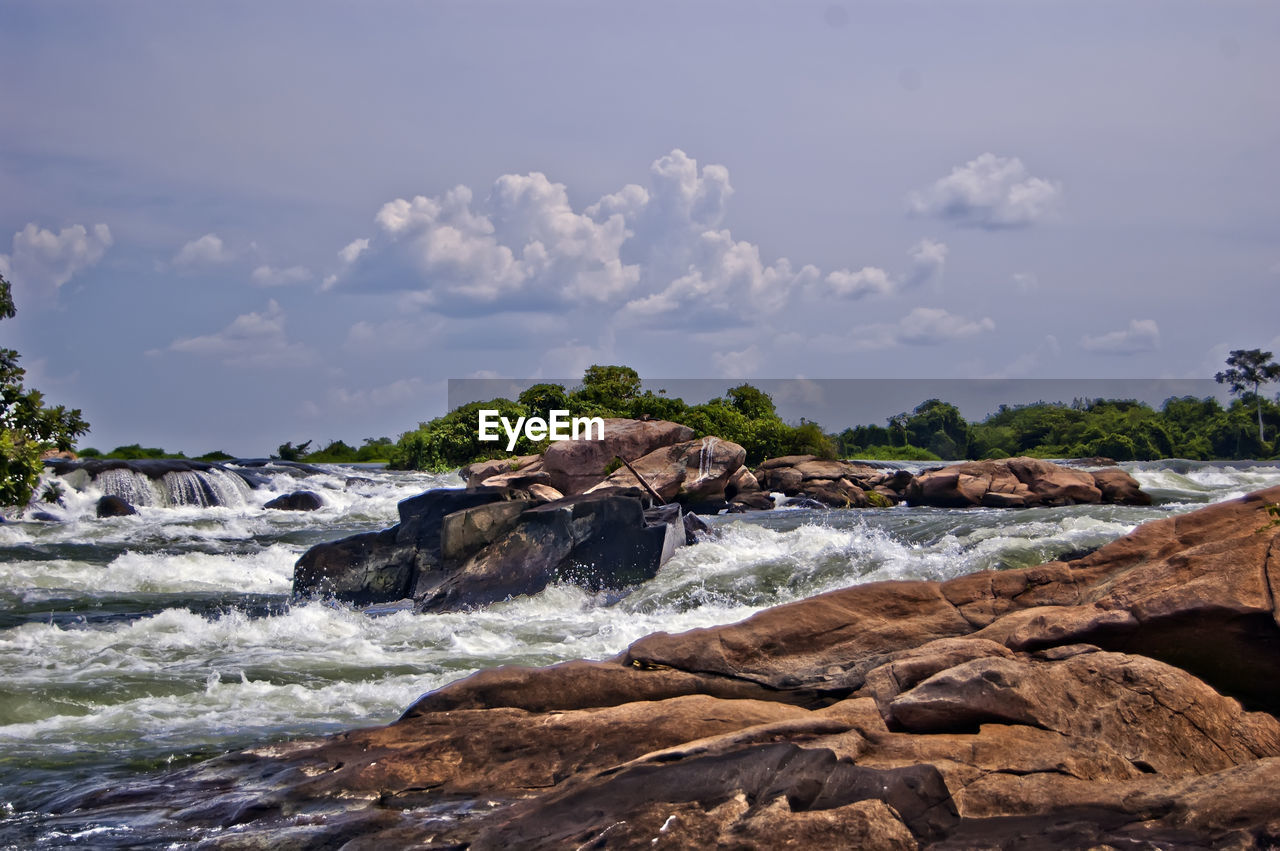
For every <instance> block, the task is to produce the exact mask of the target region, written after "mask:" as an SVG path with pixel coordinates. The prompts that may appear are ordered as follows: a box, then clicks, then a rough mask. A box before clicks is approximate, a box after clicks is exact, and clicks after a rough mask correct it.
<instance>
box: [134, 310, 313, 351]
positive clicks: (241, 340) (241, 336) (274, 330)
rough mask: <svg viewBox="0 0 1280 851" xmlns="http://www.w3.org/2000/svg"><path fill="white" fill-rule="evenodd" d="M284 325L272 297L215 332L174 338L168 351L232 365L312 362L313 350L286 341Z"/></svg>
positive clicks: (280, 312) (281, 315) (282, 313)
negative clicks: (259, 309)
mask: <svg viewBox="0 0 1280 851" xmlns="http://www.w3.org/2000/svg"><path fill="white" fill-rule="evenodd" d="M284 324H285V316H284V311H283V310H282V309H281V308H280V305H279V304H278V303H277V302H276V301H275V299H272V300H271V301H269V302H267V307H266V309H265V310H263V311H262V312H261V313H258V312H256V311H255V312H252V313H245V314H242V315H240V316H237V317H236V318H235V319H234V320H232V322H231V324H229V325H228V326H227V327H226V328H223V329H222V330H221V331H219V332H217V333H216V334H206V335H204V336H200V337H184V338H180V339H177V340H174V341H173V342H172V343H170V344H169V348H168V351H171V352H185V353H187V354H192V355H198V356H200V357H209V358H216V359H218V360H220V361H222V363H224V364H226V365H228V366H235V367H253V368H263V367H282V368H283V367H298V366H310V365H313V364H314V363H315V362H316V355H315V352H313V351H312V350H311V349H310V348H308V347H307V346H305V345H303V344H301V343H291V342H289V340H288V337H287V336H286V334H285V328H284ZM155 353H156V352H151V353H150V354H155Z"/></svg>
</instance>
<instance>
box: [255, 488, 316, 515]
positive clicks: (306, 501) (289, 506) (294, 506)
mask: <svg viewBox="0 0 1280 851" xmlns="http://www.w3.org/2000/svg"><path fill="white" fill-rule="evenodd" d="M262 507H263V508H274V509H276V510H278V511H319V510H320V509H321V508H324V500H323V499H321V498H320V495H319V494H317V493H314V492H312V491H294V492H293V493H288V494H285V495H284V496H278V497H276V498H275V499H273V500H271V501H270V502H268V503H267V504H266V505H264V506H262Z"/></svg>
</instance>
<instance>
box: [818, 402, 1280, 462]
mask: <svg viewBox="0 0 1280 851" xmlns="http://www.w3.org/2000/svg"><path fill="white" fill-rule="evenodd" d="M1259 402H1261V411H1262V413H1261V417H1262V421H1263V423H1264V426H1265V428H1266V432H1267V433H1270V434H1272V435H1274V434H1275V433H1276V432H1277V430H1280V406H1278V405H1276V404H1275V403H1274V402H1272V401H1269V400H1266V399H1261V400H1259V399H1257V398H1254V397H1252V396H1246V397H1243V398H1240V399H1237V400H1235V401H1233V402H1232V403H1231V405H1230V406H1229V407H1227V408H1224V407H1223V406H1222V405H1221V404H1220V403H1219V402H1218V400H1217V399H1213V398H1207V399H1198V398H1195V397H1192V396H1179V397H1175V398H1171V399H1168V400H1166V401H1165V403H1164V404H1163V405H1161V407H1160V408H1159V409H1158V410H1157V409H1155V408H1152V407H1151V406H1150V405H1147V404H1145V403H1142V402H1136V401H1133V400H1118V399H1093V400H1090V399H1076V400H1074V401H1073V402H1071V403H1070V404H1064V403H1060V402H1053V403H1050V402H1037V403H1035V404H1031V405H1014V406H1009V405H1001V406H1000V409H999V410H997V411H996V412H995V413H993V414H991V415H990V416H988V417H987V418H986V419H984V420H983V421H982V422H978V423H969V422H966V421H965V419H964V417H962V416H961V415H960V411H959V409H957V408H956V406H955V405H952V404H950V403H948V402H943V401H941V400H938V399H929V400H928V401H926V402H924V403H922V404H920V405H919V406H918V407H916V409H915V410H914V411H912V412H910V413H902V414H898V415H896V416H893V417H890V418H889V420H888V424H887V425H885V426H878V425H865V426H858V427H856V428H849V429H845V430H844V431H843V432H841V433H840V434H839V435H837V436H836V442H837V445H838V447H839V452H840V455H841V456H842V457H864V458H865V457H885V456H886V454H889V455H891V454H892V450H894V449H901V450H904V451H911V450H915V451H917V452H925V453H928V456H929V457H931V458H937V459H940V460H959V459H980V458H1007V457H1009V456H1012V455H1032V456H1036V457H1040V458H1088V457H1094V456H1102V457H1106V458H1113V459H1115V460H1117V461H1151V460H1155V459H1158V458H1190V459H1196V460H1203V461H1207V460H1213V459H1236V458H1272V457H1275V455H1276V452H1277V448H1280V447H1277V444H1276V442H1275V441H1274V440H1273V441H1263V440H1262V439H1261V438H1260V436H1259V431H1258V427H1257V423H1256V421H1255V415H1256V413H1255V412H1256V410H1257V407H1258V403H1259ZM886 449H888V450H889V452H888V453H886V452H885V450H886Z"/></svg>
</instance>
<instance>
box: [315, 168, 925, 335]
mask: <svg viewBox="0 0 1280 851" xmlns="http://www.w3.org/2000/svg"><path fill="white" fill-rule="evenodd" d="M732 195H733V186H732V184H731V183H730V180H729V171H728V169H726V168H725V167H724V166H721V165H716V164H708V165H701V166H700V165H699V163H698V162H697V160H695V159H693V158H692V157H690V156H688V155H687V154H686V153H684V152H683V151H681V150H679V149H676V150H673V151H672V152H671V153H669V154H667V155H665V156H663V157H659V158H658V159H657V160H655V161H653V163H651V164H650V167H649V173H648V179H647V181H646V185H643V186H642V185H639V184H634V183H632V184H627V185H625V186H623V187H622V188H621V189H619V190H617V191H616V192H612V193H610V194H607V195H604V196H603V197H601V198H599V200H597V201H596V202H595V203H591V204H587V205H585V206H584V207H582V208H580V209H575V208H574V207H573V205H572V204H571V203H570V201H569V197H568V192H567V190H566V188H565V186H564V185H563V184H561V183H555V182H553V181H551V180H550V179H549V178H548V177H547V176H546V175H544V174H541V173H538V172H534V173H531V174H525V175H517V174H507V175H503V176H501V177H499V178H498V179H497V180H496V181H495V182H494V183H493V185H492V186H491V187H490V190H489V192H488V193H487V194H486V195H484V196H483V197H479V196H478V195H477V194H476V193H473V192H472V190H471V189H470V188H469V187H466V186H457V187H454V188H453V189H450V190H448V191H446V192H443V193H441V194H439V195H435V196H426V195H418V196H415V197H413V198H397V199H395V200H393V201H390V202H388V203H386V204H384V205H383V206H382V207H381V208H380V209H379V211H378V213H377V215H376V217H375V225H376V232H375V234H374V235H373V236H371V237H368V238H361V239H358V240H355V241H353V242H351V243H350V244H349V245H347V246H346V247H345V248H344V249H342V250H341V251H340V252H339V256H338V259H339V261H340V266H339V267H338V268H337V269H336V270H335V271H333V272H332V273H331V274H329V275H327V276H326V277H325V278H324V281H323V287H324V288H326V289H328V288H332V287H335V286H343V287H346V288H349V289H352V290H356V289H368V290H379V289H380V290H391V291H397V292H400V293H402V299H403V300H402V304H404V305H405V306H406V308H408V309H428V310H431V311H433V312H436V313H438V314H441V315H445V316H452V317H458V316H468V315H481V314H487V313H492V312H493V311H495V310H507V311H538V310H547V309H554V310H567V309H575V308H587V309H591V308H605V309H609V308H620V309H621V316H622V318H623V320H624V321H626V322H628V323H630V324H633V325H644V324H648V325H668V324H670V323H672V322H675V323H678V324H681V325H685V326H690V327H711V326H716V325H725V324H733V323H739V324H740V323H742V322H743V321H747V320H751V319H754V318H755V317H758V315H759V314H760V313H761V312H762V311H776V310H780V309H782V308H783V307H784V306H786V305H787V304H789V303H790V302H791V301H792V300H793V299H794V298H795V297H796V296H797V295H799V294H800V293H801V292H803V291H804V290H805V289H806V288H807V287H809V286H811V285H812V284H815V283H817V282H819V281H821V280H822V273H821V272H820V271H819V270H818V269H817V268H815V267H814V266H811V265H804V264H795V265H793V264H792V263H791V262H790V261H789V260H787V259H786V258H785V257H784V258H778V259H776V260H769V259H766V258H763V257H762V256H761V251H760V248H759V246H757V245H755V244H753V243H750V242H746V241H743V240H739V239H735V238H734V236H733V234H732V233H731V232H730V231H729V230H728V229H726V228H724V227H723V226H722V222H723V220H724V217H725V214H726V209H727V204H728V201H729V199H730V198H731V197H732ZM922 262H923V261H922ZM928 262H935V259H933V258H931V259H930V260H929V261H928ZM873 268H874V267H867V268H866V269H864V270H862V271H861V272H847V271H842V272H839V273H833V274H835V278H833V280H832V286H833V287H834V288H835V289H837V290H840V291H842V292H844V293H845V294H847V295H852V296H857V295H861V294H864V291H866V292H871V291H881V290H886V289H891V287H890V280H889V276H888V275H887V274H882V279H881V280H880V281H879V282H877V281H876V280H874V279H873V277H872V276H874V274H875V273H874V272H873V271H872V269H873ZM929 274H933V272H932V271H930V272H929Z"/></svg>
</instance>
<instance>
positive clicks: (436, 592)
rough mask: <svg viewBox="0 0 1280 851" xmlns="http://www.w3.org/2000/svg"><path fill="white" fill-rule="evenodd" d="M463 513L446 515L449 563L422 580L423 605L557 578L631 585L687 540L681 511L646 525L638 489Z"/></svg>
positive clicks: (464, 601) (521, 589)
mask: <svg viewBox="0 0 1280 851" xmlns="http://www.w3.org/2000/svg"><path fill="white" fill-rule="evenodd" d="M460 513H461V514H462V515H463V516H462V517H461V518H459V517H458V515H456V514H454V515H449V516H448V517H446V518H445V519H444V533H443V535H442V538H441V543H442V546H443V547H444V552H443V556H444V569H443V570H440V571H436V572H435V573H434V574H433V575H432V576H430V577H421V578H420V579H419V582H418V585H417V593H416V594H415V596H418V597H420V598H421V602H420V604H419V608H420V609H421V610H422V611H447V610H450V609H458V608H465V607H470V606H479V605H485V604H487V603H492V602H495V601H498V600H502V599H505V598H507V597H511V596H518V595H521V594H536V593H537V592H539V591H541V590H542V589H543V588H545V587H547V585H549V584H551V583H552V582H554V581H557V580H566V581H571V582H573V583H574V584H576V585H581V586H583V587H585V588H587V589H588V590H591V591H599V590H601V589H604V588H614V589H620V588H626V587H628V586H631V585H636V584H638V583H640V582H643V581H644V580H646V579H649V578H651V577H652V576H653V575H654V574H655V573H657V571H658V568H660V567H661V566H662V565H663V564H664V563H666V561H667V559H669V558H670V557H671V555H672V553H673V552H674V551H675V548H676V547H678V546H682V545H683V544H684V539H685V529H684V524H683V523H682V521H681V518H680V516H679V509H676V511H675V516H674V517H671V518H665V517H663V518H656V522H654V523H652V524H651V523H648V522H646V518H645V512H644V508H643V505H642V504H641V502H640V499H639V496H638V495H636V494H627V493H618V492H608V493H601V494H582V495H579V496H576V497H566V498H564V499H562V500H557V501H556V502H549V503H545V504H541V505H533V504H532V503H531V502H530V503H524V504H521V505H520V508H519V510H518V511H517V510H516V509H507V508H506V507H505V506H503V507H501V509H499V507H498V506H482V507H479V508H475V509H471V510H470V511H468V512H460ZM451 561H461V564H460V565H458V566H457V567H453V566H452V565H450V562H451Z"/></svg>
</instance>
